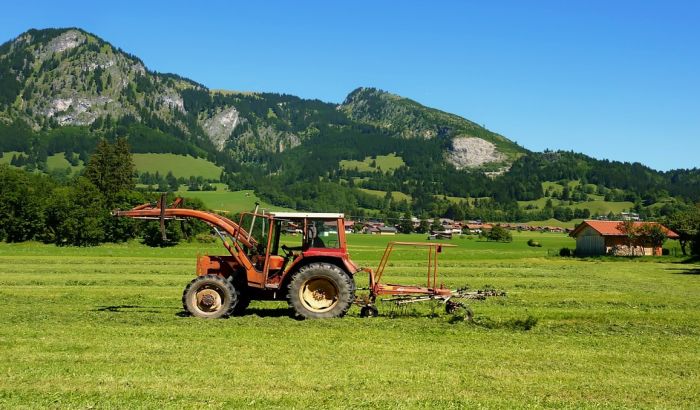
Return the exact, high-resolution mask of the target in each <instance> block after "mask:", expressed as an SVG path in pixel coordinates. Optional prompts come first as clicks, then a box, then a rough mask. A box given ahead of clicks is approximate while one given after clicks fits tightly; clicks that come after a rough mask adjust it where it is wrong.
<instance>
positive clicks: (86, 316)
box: [0, 235, 700, 408]
mask: <svg viewBox="0 0 700 410" xmlns="http://www.w3.org/2000/svg"><path fill="white" fill-rule="evenodd" d="M294 239H296V238H291V237H290V238H287V240H289V241H291V240H294ZM393 239H410V240H413V239H417V238H416V237H414V236H412V237H408V238H402V237H399V238H393ZM387 240H389V239H388V238H378V237H367V236H352V237H350V239H349V241H350V247H351V253H352V254H353V257H354V259H356V260H357V261H358V262H359V263H360V264H362V265H368V266H375V265H376V263H377V262H378V259H379V256H378V255H380V254H381V250H382V249H383V246H384V244H385V243H386V241H387ZM526 240H527V236H524V235H523V236H520V235H516V240H515V241H514V243H512V244H493V243H485V242H476V241H474V240H471V241H470V240H461V241H460V240H453V241H452V243H456V244H458V245H459V247H458V248H451V249H445V251H444V253H442V254H441V255H440V256H441V274H442V278H443V279H444V282H445V285H446V286H450V287H452V286H462V285H464V284H468V285H470V286H471V287H474V288H476V287H482V286H486V285H491V286H495V287H497V288H500V289H504V290H506V291H507V292H508V296H507V297H505V298H494V299H491V300H488V301H485V302H475V303H473V304H472V309H473V310H474V312H475V321H474V323H468V322H464V321H458V320H453V317H452V316H450V315H446V314H445V313H443V312H442V310H441V307H439V306H438V307H435V306H431V305H429V304H428V305H423V306H414V307H411V308H410V309H409V310H406V311H396V310H394V309H392V308H391V307H390V306H389V305H388V304H386V303H385V304H380V306H379V307H380V317H378V318H373V319H362V318H360V317H359V311H358V309H357V308H353V309H352V310H351V311H350V313H349V315H348V316H347V317H345V318H343V319H338V320H327V321H297V320H294V319H292V318H290V316H289V311H288V310H287V308H286V304H285V303H284V302H254V303H253V304H252V305H251V307H250V309H249V311H248V314H247V315H246V316H243V317H235V318H231V319H227V320H214V321H207V320H201V319H196V318H190V317H183V316H182V315H181V313H182V309H181V306H180V294H181V291H182V288H183V287H184V285H185V284H186V283H187V282H188V281H189V280H190V279H191V278H192V273H193V269H194V256H195V255H196V254H197V253H198V252H204V251H208V252H210V253H215V252H219V251H220V247H219V246H218V245H216V244H214V245H207V246H206V247H204V248H203V247H202V246H200V245H194V244H185V245H181V246H178V247H175V248H167V249H151V248H146V247H143V246H141V245H139V244H135V243H134V244H127V245H106V246H102V247H98V248H57V247H53V246H46V245H39V244H19V245H7V244H1V245H0V298H2V300H3V305H2V308H0V323H2V326H0V375H2V377H0V407H3V408H15V407H21V406H24V407H32V408H35V407H54V408H56V407H60V408H76V407H80V408H85V407H97V408H106V407H119V408H125V407H126V408H132V407H135V408H153V407H159V408H160V407H162V408H194V407H212V408H231V407H242V406H251V407H274V408H308V407H315V408H348V407H375V408H386V407H402V408H403V407H413V408H434V407H438V406H439V407H445V408H463V407H476V406H479V405H481V406H486V407H496V408H522V407H572V408H593V407H618V408H620V407H622V408H640V407H646V408H650V407H659V408H696V407H697V406H698V405H699V404H700V397H699V395H698V392H699V391H700V377H699V376H700V374H699V370H698V369H700V366H699V365H700V353H698V352H700V349H699V348H700V341H699V340H700V310H699V309H698V308H699V307H700V283H699V281H700V275H698V274H697V272H698V270H699V269H700V266H699V265H697V264H686V263H681V260H679V259H674V258H662V259H651V258H649V259H636V260H623V261H607V260H597V259H589V260H578V259H573V258H559V257H549V256H547V253H546V248H547V247H551V248H556V247H559V246H562V245H563V244H566V243H567V241H570V239H568V238H566V237H565V236H563V235H547V236H543V237H542V238H541V241H542V242H543V244H544V249H531V248H528V247H527V246H526V245H525V244H524V242H525V241H526ZM501 245H503V246H501ZM395 256H396V258H395V259H393V260H392V265H391V266H389V267H388V268H387V273H386V275H387V281H390V282H398V283H407V284H411V283H415V284H421V283H422V282H423V281H424V280H425V278H424V269H423V265H422V262H423V256H424V255H422V254H420V253H419V252H415V251H412V250H406V251H402V252H398V253H397V254H396V255H395ZM365 280H366V277H364V276H360V277H358V282H359V283H360V284H361V285H362V284H364V281H365Z"/></svg>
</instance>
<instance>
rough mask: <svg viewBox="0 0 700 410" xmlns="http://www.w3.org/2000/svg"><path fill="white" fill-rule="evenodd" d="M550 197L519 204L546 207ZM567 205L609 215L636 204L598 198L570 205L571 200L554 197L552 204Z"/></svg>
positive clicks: (627, 209) (519, 203)
mask: <svg viewBox="0 0 700 410" xmlns="http://www.w3.org/2000/svg"><path fill="white" fill-rule="evenodd" d="M591 196H592V197H598V196H597V195H591ZM548 199H550V198H539V199H535V200H532V201H518V205H520V206H521V207H526V206H528V205H534V206H535V207H537V208H538V209H544V207H545V204H546V203H547V200H548ZM559 205H562V206H566V207H569V208H571V209H584V208H588V210H589V211H591V215H593V214H596V213H597V214H599V215H607V214H609V213H610V212H613V213H616V214H619V213H620V212H623V211H629V210H630V209H631V208H632V207H633V206H634V204H633V203H632V202H627V201H620V202H606V201H603V200H602V199H596V200H594V201H585V202H575V203H574V204H573V205H569V201H560V200H558V199H552V206H559Z"/></svg>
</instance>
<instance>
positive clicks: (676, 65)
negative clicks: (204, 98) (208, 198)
mask: <svg viewBox="0 0 700 410" xmlns="http://www.w3.org/2000/svg"><path fill="white" fill-rule="evenodd" d="M199 3H204V2H197V3H195V2H184V1H169V2H160V3H159V2H155V1H154V2H149V1H139V2H132V1H119V2H95V1H92V2H84V1H71V2H55V1H45V2H44V1H22V2H6V3H5V4H3V6H2V9H3V13H2V15H0V42H4V41H6V40H9V39H12V38H14V37H15V36H17V35H18V34H20V33H21V32H23V31H25V30H27V29H29V28H46V27H68V26H77V27H81V28H84V29H85V30H88V31H90V32H93V33H95V34H97V35H98V36H100V37H102V38H104V39H105V40H107V41H109V42H110V43H112V44H114V45H116V46H118V47H121V48H122V49H124V50H126V51H128V52H130V53H132V54H135V55H137V56H139V57H140V58H141V59H142V60H143V61H144V62H145V63H146V65H147V66H148V67H149V68H151V69H153V70H156V71H162V72H174V73H177V74H180V75H183V76H186V77H189V78H192V79H193V80H196V81H198V82H200V83H203V84H204V85H206V86H208V87H210V88H222V89H233V90H249V91H272V92H281V93H289V94H294V95H298V96H301V97H306V98H318V99H321V100H324V101H330V102H342V100H343V99H344V98H345V96H346V95H347V94H348V93H349V92H350V91H352V90H353V89H355V88H356V87H358V86H372V87H378V88H381V89H384V90H387V91H390V92H393V93H396V94H400V95H402V96H405V97H409V98H412V99H414V100H417V101H418V102H420V103H423V104H425V105H428V106H431V107H435V108H439V109H442V110H445V111H449V112H452V113H455V114H458V115H461V116H463V117H465V118H468V119H470V120H472V121H475V122H477V123H479V124H483V125H485V126H486V127H487V128H489V129H491V130H493V131H496V132H499V133H501V134H503V135H505V136H506V137H508V138H510V139H512V140H514V141H516V142H518V143H519V144H520V145H523V146H524V147H526V148H528V149H532V150H537V151H540V150H544V149H545V148H550V149H564V150H574V151H577V152H583V153H585V154H588V155H591V156H594V157H597V158H609V159H615V160H621V161H630V162H632V161H639V162H642V163H644V164H646V165H649V166H651V167H653V168H656V169H661V170H667V169H671V168H679V167H683V168H692V167H699V166H700V24H699V23H698V22H699V21H700V2H698V1H624V0H621V1H595V0H594V1H551V2H549V1H532V2H524V1H512V2H510V1H491V2H483V1H482V2H477V1H454V2H450V1H445V2H439V1H432V2H428V1H424V2H415V1H357V0H356V1H344V2H340V1H338V2H331V1H265V2H255V1H243V2H238V1H221V2H206V4H199Z"/></svg>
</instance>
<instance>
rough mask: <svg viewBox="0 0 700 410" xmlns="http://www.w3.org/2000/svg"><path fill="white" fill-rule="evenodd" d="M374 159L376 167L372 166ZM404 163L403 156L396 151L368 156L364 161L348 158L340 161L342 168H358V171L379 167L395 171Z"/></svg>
mask: <svg viewBox="0 0 700 410" xmlns="http://www.w3.org/2000/svg"><path fill="white" fill-rule="evenodd" d="M372 161H375V162H376V164H377V166H376V167H372V166H371V164H372ZM403 165H405V162H403V158H401V157H397V156H396V154H395V153H392V154H389V155H377V157H376V158H372V157H367V158H365V159H364V160H363V161H356V160H347V159H344V160H342V161H340V168H341V169H349V170H352V169H355V168H357V170H358V171H362V172H374V171H376V170H377V169H381V170H382V171H384V172H386V171H393V170H395V169H396V168H399V167H401V166H403Z"/></svg>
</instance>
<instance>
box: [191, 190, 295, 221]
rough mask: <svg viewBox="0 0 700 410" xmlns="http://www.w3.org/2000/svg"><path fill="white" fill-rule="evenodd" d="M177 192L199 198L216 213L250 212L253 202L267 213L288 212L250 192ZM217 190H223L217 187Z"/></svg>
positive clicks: (253, 205) (253, 207)
mask: <svg viewBox="0 0 700 410" xmlns="http://www.w3.org/2000/svg"><path fill="white" fill-rule="evenodd" d="M181 188H184V189H183V190H181V191H178V192H177V195H179V196H184V197H191V198H199V199H201V200H202V202H204V205H206V206H207V207H208V208H210V209H214V210H216V211H226V212H228V213H230V214H235V213H237V212H241V211H252V210H253V209H255V202H260V207H261V208H262V209H266V210H269V211H290V209H287V208H283V207H279V206H274V205H270V204H268V203H267V202H264V201H263V200H261V199H260V198H258V197H257V196H256V195H255V192H254V191H252V190H245V191H234V192H230V191H223V190H217V191H187V190H186V189H187V187H184V186H183V187H181ZM218 188H223V187H221V186H217V189H218Z"/></svg>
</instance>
